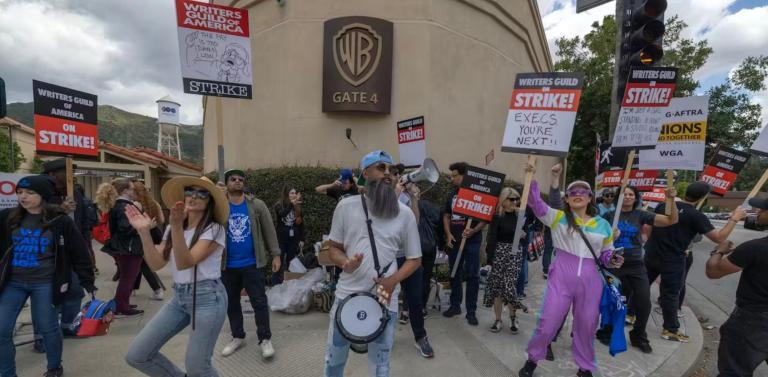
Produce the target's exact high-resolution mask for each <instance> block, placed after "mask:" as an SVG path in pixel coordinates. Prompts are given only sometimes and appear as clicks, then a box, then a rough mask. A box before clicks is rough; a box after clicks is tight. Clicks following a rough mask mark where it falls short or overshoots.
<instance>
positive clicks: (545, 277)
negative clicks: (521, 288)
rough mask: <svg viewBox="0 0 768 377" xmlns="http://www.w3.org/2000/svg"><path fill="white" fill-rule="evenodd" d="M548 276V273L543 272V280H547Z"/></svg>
mask: <svg viewBox="0 0 768 377" xmlns="http://www.w3.org/2000/svg"><path fill="white" fill-rule="evenodd" d="M548 277H549V275H548V274H547V273H546V272H545V273H544V280H547V278H548Z"/></svg>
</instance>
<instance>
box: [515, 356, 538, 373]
mask: <svg viewBox="0 0 768 377" xmlns="http://www.w3.org/2000/svg"><path fill="white" fill-rule="evenodd" d="M534 370H536V363H534V362H533V361H531V360H526V361H525V365H523V367H522V369H520V372H518V373H517V375H518V376H519V377H533V371H534Z"/></svg>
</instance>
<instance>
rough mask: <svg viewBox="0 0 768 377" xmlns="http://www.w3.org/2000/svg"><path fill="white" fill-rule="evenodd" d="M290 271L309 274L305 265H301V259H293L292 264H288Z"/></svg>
mask: <svg viewBox="0 0 768 377" xmlns="http://www.w3.org/2000/svg"><path fill="white" fill-rule="evenodd" d="M288 271H290V272H296V273H299V274H303V273H305V272H307V268H306V267H304V264H303V263H301V261H300V260H299V258H293V259H291V263H290V264H288Z"/></svg>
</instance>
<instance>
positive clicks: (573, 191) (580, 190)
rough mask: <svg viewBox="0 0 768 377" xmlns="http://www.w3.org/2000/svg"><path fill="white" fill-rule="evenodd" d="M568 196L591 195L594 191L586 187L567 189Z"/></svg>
mask: <svg viewBox="0 0 768 377" xmlns="http://www.w3.org/2000/svg"><path fill="white" fill-rule="evenodd" d="M565 195H566V196H591V195H592V191H590V190H587V189H584V188H575V189H571V190H568V191H566V193H565Z"/></svg>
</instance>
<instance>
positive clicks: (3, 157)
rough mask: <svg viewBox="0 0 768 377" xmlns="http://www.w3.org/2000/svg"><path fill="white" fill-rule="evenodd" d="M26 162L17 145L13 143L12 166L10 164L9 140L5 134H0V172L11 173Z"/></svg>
mask: <svg viewBox="0 0 768 377" xmlns="http://www.w3.org/2000/svg"><path fill="white" fill-rule="evenodd" d="M26 161H27V160H26V159H25V158H24V155H23V154H22V153H21V147H19V144H18V143H16V142H13V165H12V164H11V138H10V137H9V136H8V134H7V133H5V132H0V171H2V172H9V173H13V172H15V171H16V170H19V167H20V166H21V164H23V163H24V162H26Z"/></svg>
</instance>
